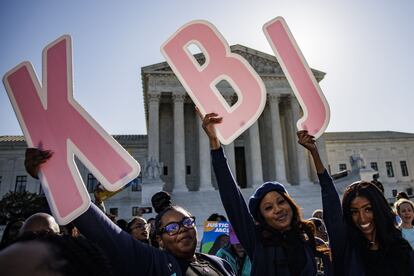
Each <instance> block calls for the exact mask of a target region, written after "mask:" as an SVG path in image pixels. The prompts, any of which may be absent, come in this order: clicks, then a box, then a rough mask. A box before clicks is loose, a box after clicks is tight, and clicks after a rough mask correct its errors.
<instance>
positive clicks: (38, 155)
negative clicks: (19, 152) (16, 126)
mask: <svg viewBox="0 0 414 276" xmlns="http://www.w3.org/2000/svg"><path fill="white" fill-rule="evenodd" d="M52 155H53V152H52V151H50V150H40V149H36V148H27V149H26V154H25V159H24V167H25V168H26V171H27V173H28V174H29V175H30V176H31V177H33V178H36V179H39V176H38V174H39V170H40V167H41V165H42V164H44V163H45V162H46V161H47V160H49V158H51V157H52Z"/></svg>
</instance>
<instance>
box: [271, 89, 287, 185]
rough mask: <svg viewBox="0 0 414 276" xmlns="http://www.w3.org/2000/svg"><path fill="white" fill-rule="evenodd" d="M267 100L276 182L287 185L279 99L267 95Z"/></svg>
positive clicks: (275, 96)
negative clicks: (270, 121) (270, 119)
mask: <svg viewBox="0 0 414 276" xmlns="http://www.w3.org/2000/svg"><path fill="white" fill-rule="evenodd" d="M267 98H268V101H269V107H270V116H271V118H272V145H273V154H274V157H275V166H276V168H275V171H276V180H277V181H278V182H280V183H287V179H286V164H285V155H284V148H283V136H282V128H281V125H280V113H279V102H280V98H279V96H277V95H268V96H267Z"/></svg>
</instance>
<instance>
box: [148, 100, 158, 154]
mask: <svg viewBox="0 0 414 276" xmlns="http://www.w3.org/2000/svg"><path fill="white" fill-rule="evenodd" d="M147 97H148V161H149V160H151V159H152V158H154V159H155V161H156V162H159V158H160V155H159V154H160V153H159V106H160V94H148V95H147Z"/></svg>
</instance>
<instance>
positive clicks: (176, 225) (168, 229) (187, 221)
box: [160, 217, 195, 236]
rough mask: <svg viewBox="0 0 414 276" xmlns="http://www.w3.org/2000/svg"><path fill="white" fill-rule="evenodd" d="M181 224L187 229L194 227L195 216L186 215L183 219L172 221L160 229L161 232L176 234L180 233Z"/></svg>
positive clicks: (170, 234)
mask: <svg viewBox="0 0 414 276" xmlns="http://www.w3.org/2000/svg"><path fill="white" fill-rule="evenodd" d="M181 226H182V227H184V228H187V229H191V228H194V226H195V217H184V218H183V219H182V220H181V221H177V222H170V223H168V224H167V225H165V226H164V227H163V228H161V229H160V234H162V233H167V234H168V235H169V236H174V235H176V234H178V231H180V228H181Z"/></svg>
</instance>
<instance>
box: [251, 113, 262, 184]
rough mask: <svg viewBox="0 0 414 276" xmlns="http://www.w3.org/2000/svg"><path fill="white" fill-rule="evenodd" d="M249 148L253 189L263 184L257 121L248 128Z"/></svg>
mask: <svg viewBox="0 0 414 276" xmlns="http://www.w3.org/2000/svg"><path fill="white" fill-rule="evenodd" d="M249 146H250V156H251V157H250V158H251V166H252V181H253V183H252V184H253V187H255V186H258V185H261V184H262V183H263V170H262V153H261V149H260V137H259V126H258V122H257V121H256V122H255V123H254V124H253V125H252V126H251V127H250V128H249Z"/></svg>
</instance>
